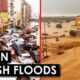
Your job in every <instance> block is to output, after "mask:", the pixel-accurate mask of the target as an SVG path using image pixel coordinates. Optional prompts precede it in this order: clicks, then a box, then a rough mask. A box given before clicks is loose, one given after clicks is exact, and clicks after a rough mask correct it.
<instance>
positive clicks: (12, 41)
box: [0, 25, 39, 64]
mask: <svg viewBox="0 0 80 80" xmlns="http://www.w3.org/2000/svg"><path fill="white" fill-rule="evenodd" d="M37 35H38V25H36V26H34V27H32V28H31V29H28V30H27V31H26V32H25V31H24V30H23V29H21V28H17V27H15V26H14V27H13V28H9V29H7V30H6V31H5V33H4V34H3V35H2V36H0V49H1V50H10V51H11V55H12V57H11V58H12V62H13V63H14V62H15V63H22V64H32V63H39V51H38V50H39V45H38V44H37Z"/></svg>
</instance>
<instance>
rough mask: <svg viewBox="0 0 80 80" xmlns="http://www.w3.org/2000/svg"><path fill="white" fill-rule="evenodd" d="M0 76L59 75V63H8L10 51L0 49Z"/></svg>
mask: <svg viewBox="0 0 80 80" xmlns="http://www.w3.org/2000/svg"><path fill="white" fill-rule="evenodd" d="M0 59H1V60H0V61H1V62H2V63H7V64H0V76H60V65H59V64H9V63H10V62H11V53H10V51H0Z"/></svg>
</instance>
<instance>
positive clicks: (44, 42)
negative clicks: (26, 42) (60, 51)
mask: <svg viewBox="0 0 80 80" xmlns="http://www.w3.org/2000/svg"><path fill="white" fill-rule="evenodd" d="M43 36H44V38H43V52H42V53H43V58H48V55H47V34H46V25H45V21H44V34H43Z"/></svg>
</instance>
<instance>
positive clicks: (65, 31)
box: [42, 21, 75, 36]
mask: <svg viewBox="0 0 80 80" xmlns="http://www.w3.org/2000/svg"><path fill="white" fill-rule="evenodd" d="M56 24H58V23H54V22H50V24H48V23H47V22H46V23H45V27H46V33H47V34H49V35H51V36H61V35H65V36H69V31H70V30H72V29H74V26H73V25H74V24H75V22H74V21H72V22H68V23H66V22H64V23H62V28H56ZM48 26H50V27H48ZM42 32H43V33H44V23H43V22H42Z"/></svg>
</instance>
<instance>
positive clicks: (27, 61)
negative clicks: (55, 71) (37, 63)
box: [19, 53, 33, 64]
mask: <svg viewBox="0 0 80 80" xmlns="http://www.w3.org/2000/svg"><path fill="white" fill-rule="evenodd" d="M19 60H20V62H21V63H23V64H32V62H33V60H32V57H31V56H30V54H29V53H25V54H21V57H20V58H19Z"/></svg>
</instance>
